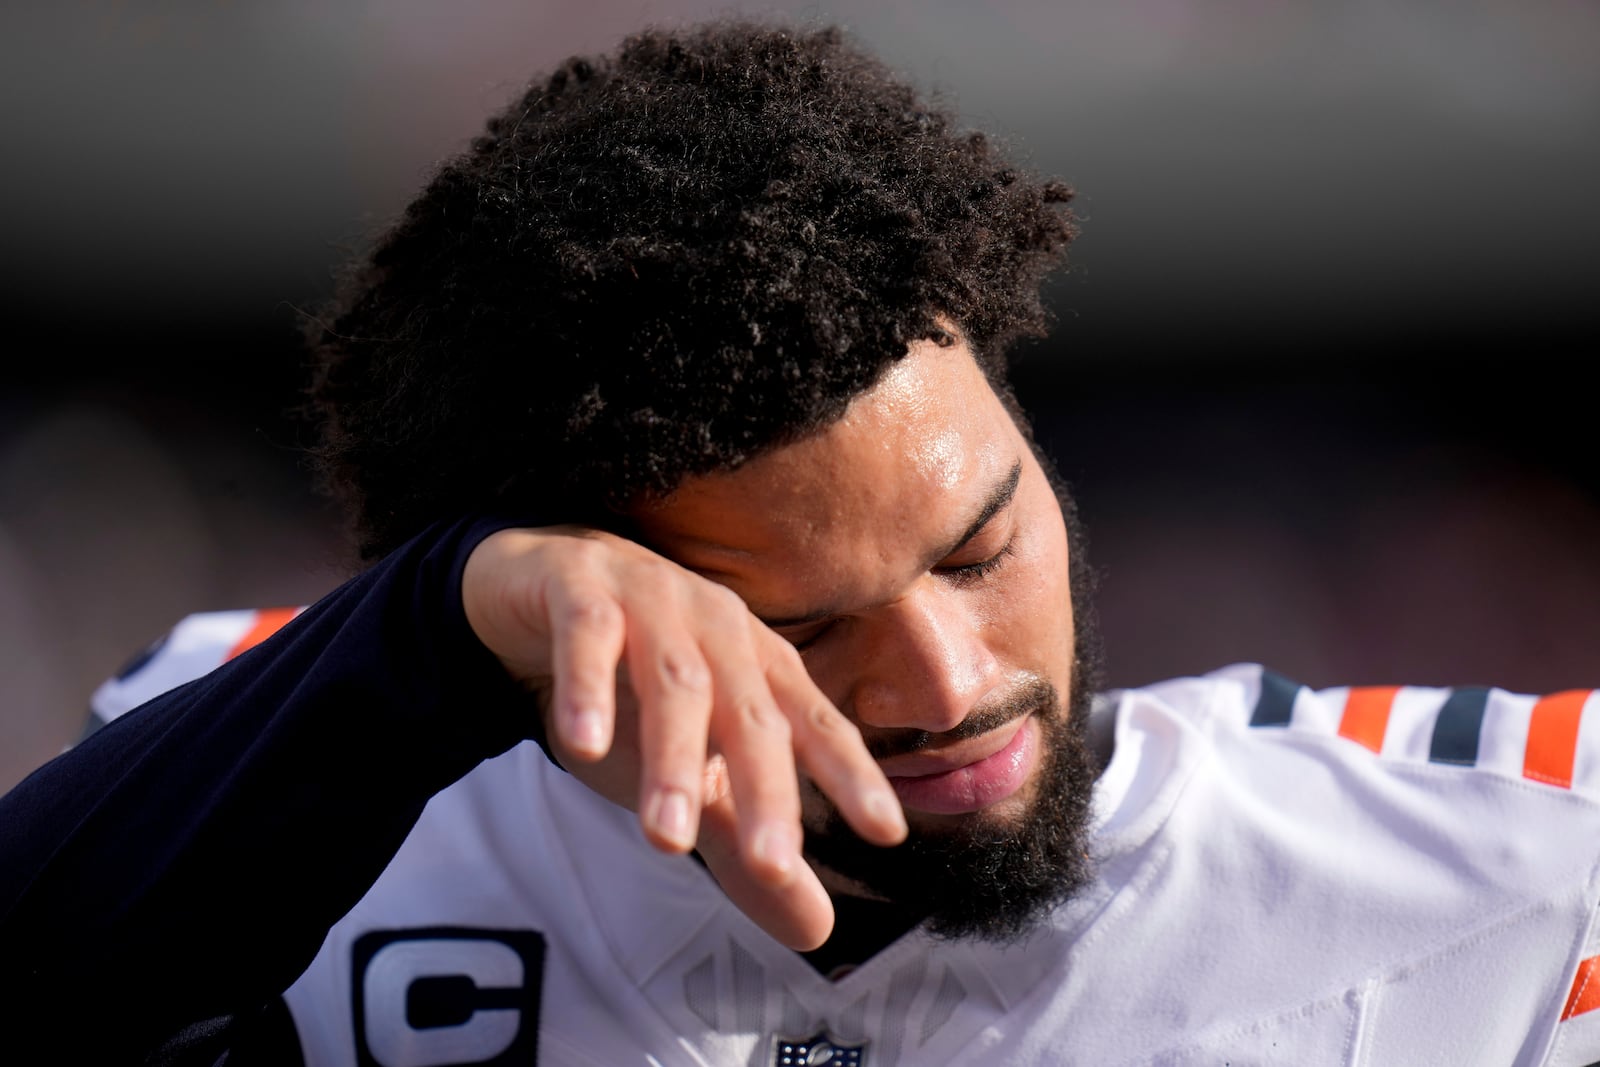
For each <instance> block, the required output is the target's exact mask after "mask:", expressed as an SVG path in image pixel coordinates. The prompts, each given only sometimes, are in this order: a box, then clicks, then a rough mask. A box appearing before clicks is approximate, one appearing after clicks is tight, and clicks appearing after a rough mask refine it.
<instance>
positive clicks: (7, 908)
mask: <svg viewBox="0 0 1600 1067" xmlns="http://www.w3.org/2000/svg"><path fill="white" fill-rule="evenodd" d="M508 525H512V524H511V523H509V522H504V521H501V522H492V521H488V520H475V521H462V522H458V523H455V524H453V525H440V526H437V527H434V528H432V529H430V530H429V531H427V532H425V533H424V534H423V535H421V536H419V537H418V538H417V539H415V540H413V541H412V542H411V543H409V544H407V545H405V546H404V547H403V548H401V549H399V550H397V551H396V552H395V553H394V554H392V555H391V556H389V557H387V558H386V559H384V560H383V561H382V562H380V563H379V564H377V565H376V566H374V567H373V568H371V569H370V570H368V571H366V572H365V573H363V574H361V575H360V576H358V577H356V578H354V579H352V580H351V581H349V582H347V583H346V584H344V585H343V586H341V587H339V588H338V589H336V590H335V591H334V592H332V593H330V594H329V595H328V596H327V597H325V598H323V599H322V600H321V601H319V602H318V603H316V604H315V605H313V606H311V607H310V608H308V609H307V610H306V611H305V612H303V613H302V614H301V615H300V616H299V617H298V618H296V619H294V620H293V621H292V622H290V623H289V624H288V625H287V626H285V627H284V628H283V629H282V630H280V631H279V632H278V633H277V634H276V635H274V636H273V637H272V638H270V639H269V640H267V641H266V642H264V643H262V644H261V645H258V646H257V647H255V648H254V649H252V650H250V651H249V652H246V653H245V654H243V655H242V656H240V657H238V658H237V659H235V660H233V661H232V662H230V663H228V664H226V665H224V666H223V667H221V668H219V669H217V670H216V671H214V672H212V673H211V674H209V675H206V676H205V677H203V678H200V679H197V680H196V681H194V682H191V683H189V684H188V685H185V686H182V687H180V688H178V689H176V690H173V691H172V692H170V693H168V694H166V695H164V696H162V697H159V698H158V699H156V700H154V701H151V702H150V703H148V704H146V705H144V706H143V707H141V708H138V709H136V710H135V711H132V712H130V713H128V714H127V715H124V716H122V717H121V718H119V719H118V720H117V721H115V722H113V723H111V724H110V725H108V726H106V727H105V728H104V729H102V730H99V731H97V732H95V733H94V734H93V735H92V736H90V737H89V738H87V739H86V740H85V741H84V742H83V743H82V744H81V745H80V746H78V747H76V748H74V749H73V750H72V751H70V752H68V753H66V754H65V755H63V756H61V757H59V758H57V759H55V760H53V761H52V762H50V763H48V764H46V765H45V766H44V767H42V768H40V769H39V770H38V771H36V772H35V773H34V774H33V775H31V776H30V777H29V778H27V779H26V780H25V781H23V782H22V783H21V784H19V785H18V786H17V787H16V788H15V789H13V790H12V791H11V792H10V793H9V794H7V795H6V796H5V797H4V798H0V1017H3V1018H5V1019H7V1020H9V1022H8V1025H7V1027H6V1033H5V1034H4V1036H3V1038H0V1040H4V1041H5V1042H6V1045H7V1047H8V1049H13V1050H14V1049H15V1048H16V1045H17V1042H18V1040H19V1038H20V1039H21V1040H22V1044H23V1046H24V1047H27V1046H29V1045H35V1046H36V1047H37V1048H39V1049H41V1050H47V1051H48V1052H49V1053H50V1054H51V1056H52V1057H53V1058H52V1059H51V1060H50V1062H69V1061H71V1062H79V1061H78V1060H76V1059H74V1058H73V1057H72V1056H71V1055H69V1053H71V1052H78V1051H85V1050H93V1051H94V1052H95V1053H96V1055H97V1057H98V1062H140V1061H141V1060H142V1059H143V1058H144V1055H145V1054H146V1053H148V1052H149V1051H150V1050H152V1049H156V1048H158V1047H160V1046H161V1045H162V1044H163V1042H165V1041H167V1040H168V1039H170V1038H171V1037H172V1035H174V1034H176V1033H179V1032H180V1031H182V1030H183V1029H184V1028H185V1027H188V1026H191V1025H192V1024H195V1023H197V1022H201V1021H203V1020H208V1019H215V1018H218V1017H242V1016H248V1015H257V1014H259V1013H260V1011H261V1009H262V1007H263V1005H266V1004H268V1003H269V1002H271V1001H272V1000H273V998H274V997H276V995H277V994H278V993H279V992H281V991H282V990H283V989H285V988H287V987H288V986H289V985H290V984H291V983H292V982H293V981H294V979H295V978H296V977H298V976H299V974H300V972H301V971H302V970H304V969H305V967H306V966H307V965H308V964H309V963H310V962H311V959H312V957H313V956H314V955H315V954H316V951H317V949H318V947H319V946H320V945H321V943H322V939H323V936H324V935H325V933H326V932H327V930H328V928H329V927H330V926H332V925H333V923H334V922H336V921H337V920H338V919H339V918H340V917H341V916H342V915H343V914H344V913H345V912H346V911H348V910H349V909H350V908H351V906H353V905H354V904H355V903H356V901H357V900H359V899H360V898H361V896H362V895H363V894H364V893H365V892H366V890H367V888H368V887H369V886H370V885H371V884H372V883H373V881H375V880H376V879H377V877H378V875H379V874H380V873H381V872H382V871H383V869H384V867H385V865H386V864H387V863H388V862H389V860H390V858H391V857H392V856H393V855H394V853H395V852H396V851H397V850H398V849H399V847H400V844H401V842H402V841H403V840H404V839H405V836H406V834H407V833H409V832H410V829H411V827H412V825H413V824H414V823H415V822H416V820H417V818H418V817H419V816H420V815H421V813H422V808H423V806H424V805H425V804H426V803H427V801H428V799H429V798H430V797H431V796H432V795H433V794H434V793H436V792H438V791H439V790H441V789H443V788H444V787H446V786H448V785H449V784H451V783H452V782H454V781H456V780H457V779H458V778H460V777H461V776H462V775H464V774H466V773H467V772H468V771H470V770H471V769H472V768H473V767H474V766H476V765H477V764H478V763H479V762H481V761H482V760H484V759H487V758H489V757H492V756H495V755H498V754H499V753H501V752H504V751H506V750H507V749H509V748H510V747H512V746H513V745H515V744H516V743H517V742H518V741H520V740H523V739H524V738H527V737H531V736H536V734H537V730H538V715H537V712H536V709H535V707H534V702H533V700H532V698H531V697H530V696H529V695H528V694H527V693H526V692H524V691H523V690H522V689H521V688H520V687H519V686H518V685H517V684H515V683H514V682H513V681H512V680H511V679H510V678H509V677H508V676H507V675H506V674H505V672H504V671H503V670H502V669H501V667H500V665H499V663H498V661H496V660H495V659H494V657H493V656H492V655H491V654H490V653H489V652H488V651H487V650H486V649H485V648H484V647H483V646H482V645H481V644H480V643H479V642H478V640H477V639H476V637H474V636H473V634H472V632H471V630H470V628H469V627H468V625H467V622H466V618H465V615H464V613H463V611H462V608H461V596H460V576H461V569H462V566H463V565H464V563H465V561H466V557H467V555H468V554H469V553H470V552H471V550H472V549H473V548H474V547H475V546H476V545H477V544H478V542H479V541H481V540H482V539H483V538H484V537H485V536H487V535H488V534H489V533H491V532H493V531H494V530H496V529H499V528H502V527H505V526H508ZM30 1034H31V1035H33V1039H32V1040H31V1041H30V1040H29V1038H28V1035H30ZM19 1062H20V1061H19Z"/></svg>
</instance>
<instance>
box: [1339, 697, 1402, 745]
mask: <svg viewBox="0 0 1600 1067" xmlns="http://www.w3.org/2000/svg"><path fill="white" fill-rule="evenodd" d="M1398 692H1400V687H1399V686H1397V685H1375V686H1366V687H1357V688H1354V689H1351V690H1350V695H1349V696H1348V697H1346V698H1345V702H1344V715H1343V717H1342V718H1340V719H1339V736H1340V737H1348V738H1349V739H1350V740H1352V741H1355V742H1356V743H1358V744H1362V745H1366V746H1367V747H1368V748H1370V749H1372V751H1374V752H1382V751H1383V732H1384V731H1385V730H1387V729H1388V728H1389V709H1390V708H1391V707H1393V706H1394V696H1395V694H1396V693H1398Z"/></svg>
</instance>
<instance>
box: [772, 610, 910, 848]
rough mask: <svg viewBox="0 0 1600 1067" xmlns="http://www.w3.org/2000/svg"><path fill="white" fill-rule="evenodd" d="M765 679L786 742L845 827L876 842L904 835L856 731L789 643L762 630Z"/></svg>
mask: <svg viewBox="0 0 1600 1067" xmlns="http://www.w3.org/2000/svg"><path fill="white" fill-rule="evenodd" d="M765 636H770V638H771V640H772V641H773V642H775V646H774V647H772V648H769V649H768V650H767V671H766V673H767V684H768V688H769V690H770V692H771V693H772V694H773V696H774V697H775V698H776V700H777V702H778V705H779V707H780V708H781V709H782V710H783V713H784V715H785V716H786V718H787V720H788V722H789V725H790V729H791V732H792V734H793V738H792V740H791V745H792V747H793V749H794V753H795V757H796V758H797V759H798V760H799V763H800V766H801V767H803V768H804V769H805V772H806V775H807V776H808V777H809V778H810V779H811V781H812V782H813V783H814V784H815V785H816V787H817V788H818V789H820V790H821V791H822V792H823V793H824V794H826V795H827V796H828V797H829V799H831V800H832V801H833V803H834V804H835V806H837V807H838V809H839V813H840V814H841V815H843V816H844V819H845V821H846V822H847V823H849V824H850V826H851V828H852V829H854V830H855V831H856V833H858V834H860V835H861V836H862V837H863V838H865V839H866V840H868V841H871V842H873V843H874V844H878V845H897V844H899V843H900V842H901V841H904V840H905V837H906V833H907V830H906V817H905V812H904V810H903V809H902V808H901V806H900V798H899V797H897V796H895V792H894V789H893V788H892V787H891V786H890V785H889V780H888V779H887V778H886V777H884V774H883V770H882V769H881V768H880V767H879V766H878V762H877V761H876V760H874V759H873V758H872V754H871V753H869V752H868V751H867V746H866V743H865V742H864V741H863V740H862V739H861V731H860V730H859V729H857V728H856V725H855V724H854V723H852V722H851V721H850V720H849V719H847V718H845V716H844V715H843V713H841V712H840V711H839V709H838V708H836V707H834V706H833V703H832V702H831V701H830V700H829V699H828V698H827V697H826V696H824V695H823V693H822V691H821V690H820V689H818V688H817V686H816V684H815V683H814V682H812V680H811V676H810V675H808V674H807V673H806V670H805V665H804V663H802V662H801V659H800V655H799V653H797V652H796V651H795V650H794V646H792V645H790V644H789V643H788V642H787V641H784V640H783V639H782V638H780V637H778V636H776V635H775V634H768V635H765Z"/></svg>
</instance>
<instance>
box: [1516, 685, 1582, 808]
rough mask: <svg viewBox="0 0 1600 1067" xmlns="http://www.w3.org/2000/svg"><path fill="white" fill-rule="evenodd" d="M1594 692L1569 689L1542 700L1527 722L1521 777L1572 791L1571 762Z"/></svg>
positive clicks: (1575, 752)
mask: <svg viewBox="0 0 1600 1067" xmlns="http://www.w3.org/2000/svg"><path fill="white" fill-rule="evenodd" d="M1592 692H1594V690H1592V689H1569V690H1567V691H1566V692H1565V693H1556V694H1553V695H1551V696H1547V697H1541V698H1540V699H1539V702H1538V703H1537V704H1535V705H1534V706H1533V716H1532V718H1530V719H1529V720H1528V749H1527V752H1526V754H1525V755H1524V756H1523V757H1522V776H1523V777H1524V778H1533V779H1536V780H1537V781H1541V782H1549V783H1550V784H1551V785H1559V786H1561V787H1562V788H1564V789H1571V788H1572V762H1573V760H1574V759H1575V758H1576V757H1577V755H1578V724H1579V723H1580V722H1582V721H1583V706H1584V704H1586V703H1588V700H1589V694H1590V693H1592Z"/></svg>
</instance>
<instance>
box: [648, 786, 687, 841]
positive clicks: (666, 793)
mask: <svg viewBox="0 0 1600 1067" xmlns="http://www.w3.org/2000/svg"><path fill="white" fill-rule="evenodd" d="M650 825H652V826H653V827H655V831H656V833H658V834H660V835H661V836H662V837H664V838H666V839H667V840H668V841H670V842H672V843H673V844H674V845H677V846H678V847H679V848H688V847H689V846H691V845H693V844H694V834H693V833H692V832H691V831H690V829H689V798H688V797H687V796H685V795H684V794H683V792H682V791H681V790H678V789H663V790H661V791H660V792H658V793H657V794H656V797H655V803H654V804H653V805H652V810H651V812H650Z"/></svg>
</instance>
